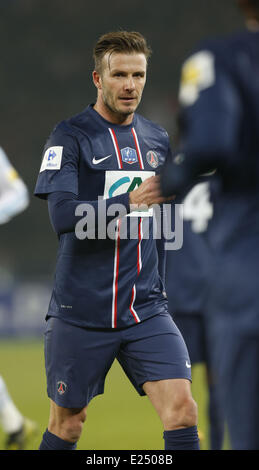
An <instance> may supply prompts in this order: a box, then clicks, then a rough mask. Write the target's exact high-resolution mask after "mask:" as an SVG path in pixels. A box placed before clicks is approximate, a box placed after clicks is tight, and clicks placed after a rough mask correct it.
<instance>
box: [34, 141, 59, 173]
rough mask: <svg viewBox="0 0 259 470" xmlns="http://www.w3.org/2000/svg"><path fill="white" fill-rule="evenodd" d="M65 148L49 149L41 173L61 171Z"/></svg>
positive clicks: (45, 154)
mask: <svg viewBox="0 0 259 470" xmlns="http://www.w3.org/2000/svg"><path fill="white" fill-rule="evenodd" d="M62 154H63V147H61V146H55V147H49V148H48V149H47V150H46V152H45V153H44V157H43V159H42V163H41V167H40V173H41V172H42V171H45V170H60V168H61V161H62Z"/></svg>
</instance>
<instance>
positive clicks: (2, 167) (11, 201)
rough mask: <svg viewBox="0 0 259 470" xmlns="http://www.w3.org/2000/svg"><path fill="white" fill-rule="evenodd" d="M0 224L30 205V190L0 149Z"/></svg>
mask: <svg viewBox="0 0 259 470" xmlns="http://www.w3.org/2000/svg"><path fill="white" fill-rule="evenodd" d="M0 182H1V188H0V224H4V223H6V222H8V221H9V220H10V219H11V218H12V217H14V216H15V215H17V214H19V213H20V212H22V211H24V210H25V209H26V208H27V207H28V205H29V194H28V189H27V187H26V185H25V183H24V182H23V180H22V179H21V178H20V176H19V175H18V174H17V172H16V170H15V169H14V167H13V166H12V165H11V163H10V161H9V160H8V158H7V155H6V154H5V152H4V151H3V149H2V148H0Z"/></svg>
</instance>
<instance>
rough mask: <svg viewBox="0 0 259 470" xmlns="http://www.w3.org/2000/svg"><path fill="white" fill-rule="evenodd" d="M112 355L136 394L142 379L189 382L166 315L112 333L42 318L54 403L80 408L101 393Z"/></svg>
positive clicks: (182, 349) (179, 341)
mask: <svg viewBox="0 0 259 470" xmlns="http://www.w3.org/2000/svg"><path fill="white" fill-rule="evenodd" d="M114 359H117V360H118V361H119V363H120V365H121V366H122V368H123V370H124V371H125V373H126V375H127V376H128V378H129V380H130V381H131V383H132V384H133V386H134V387H135V388H136V390H137V391H138V393H139V394H140V395H145V392H144V391H143V388H142V385H143V384H144V383H145V382H147V381H155V380H163V379H176V378H182V379H188V380H191V366H190V358H189V354H188V351H187V348H186V345H185V342H184V340H183V337H182V335H181V333H180V331H179V330H178V328H177V326H176V325H175V323H174V322H173V320H172V317H171V316H170V315H169V314H168V313H163V314H159V315H156V316H154V317H152V318H149V319H148V320H145V321H143V322H142V323H139V324H137V325H134V326H132V327H129V328H126V329H123V330H118V331H114V330H112V331H110V330H109V331H98V330H91V329H87V328H81V327H78V326H75V325H71V324H69V323H65V322H64V321H62V320H60V319H58V318H54V317H51V318H49V320H48V321H47V327H46V331H45V366H46V375H47V392H48V396H49V397H50V398H51V399H52V400H53V401H54V402H55V403H56V404H57V405H59V406H62V407H64V408H82V407H84V406H86V405H87V404H88V403H89V402H90V400H91V399H92V398H93V397H95V396H96V395H100V394H102V393H103V391H104V382H105V377H106V374H107V372H108V371H109V369H110V368H111V366H112V363H113V361H114Z"/></svg>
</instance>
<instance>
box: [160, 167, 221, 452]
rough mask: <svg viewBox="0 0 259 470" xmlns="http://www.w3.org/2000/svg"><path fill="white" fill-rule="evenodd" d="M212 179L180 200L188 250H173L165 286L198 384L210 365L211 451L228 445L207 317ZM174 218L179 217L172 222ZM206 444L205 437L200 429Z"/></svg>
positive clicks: (193, 375)
mask: <svg viewBox="0 0 259 470" xmlns="http://www.w3.org/2000/svg"><path fill="white" fill-rule="evenodd" d="M213 183H214V184H216V182H215V181H214V178H213V176H212V175H210V176H208V177H205V176H204V177H202V178H201V180H200V182H199V183H197V184H196V185H195V186H194V187H193V188H192V189H191V190H190V191H188V192H187V194H186V195H185V197H183V198H179V200H175V201H174V202H175V203H177V204H180V203H181V204H183V206H182V218H183V246H182V248H181V249H180V250H172V251H168V252H167V256H166V276H165V287H166V293H167V298H168V306H169V312H171V314H172V316H173V320H174V322H175V323H176V325H177V326H178V328H179V330H180V331H181V333H182V335H183V338H184V340H185V343H186V346H187V349H188V352H189V355H190V359H191V363H192V378H193V383H194V384H195V381H197V376H196V364H197V365H198V364H203V365H204V366H205V369H206V370H205V374H206V383H207V390H208V409H207V416H208V424H209V426H208V429H209V448H210V449H211V450H219V449H221V448H222V445H223V438H224V419H223V416H222V410H221V404H220V399H219V392H218V388H217V383H216V378H215V374H214V373H213V370H212V367H211V352H210V349H211V348H210V339H209V333H208V315H205V310H206V308H207V297H208V275H209V272H210V247H209V245H208V241H207V237H206V230H207V227H208V223H209V221H210V219H211V218H212V216H213V205H212V203H211V200H210V192H211V189H210V187H211V185H213ZM172 220H173V218H172ZM199 435H200V443H201V448H202V441H203V438H204V437H205V436H204V435H203V430H202V429H199Z"/></svg>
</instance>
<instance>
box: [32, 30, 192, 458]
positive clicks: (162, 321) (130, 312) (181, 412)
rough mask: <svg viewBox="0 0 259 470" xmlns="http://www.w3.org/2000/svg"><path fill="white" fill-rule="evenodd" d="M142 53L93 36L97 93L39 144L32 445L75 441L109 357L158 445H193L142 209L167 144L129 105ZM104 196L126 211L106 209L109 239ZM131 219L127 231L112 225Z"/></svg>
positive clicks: (182, 377) (186, 369) (110, 37)
mask: <svg viewBox="0 0 259 470" xmlns="http://www.w3.org/2000/svg"><path fill="white" fill-rule="evenodd" d="M149 55H150V49H149V47H148V46H147V44H146V40H145V39H144V38H143V36H142V35H141V34H140V33H137V32H125V31H119V32H111V33H107V34H105V35H104V36H102V37H101V38H100V39H99V40H98V42H97V44H96V46H95V49H94V58H95V70H94V72H93V81H94V84H95V86H96V88H97V101H96V103H95V104H94V105H91V106H88V107H87V108H86V109H85V110H84V111H83V112H81V113H80V114H78V115H77V116H75V117H72V118H71V119H68V120H66V121H62V122H61V123H60V124H58V125H57V127H56V128H55V129H54V131H53V132H52V134H51V136H50V138H49V139H48V141H47V144H46V146H45V149H44V156H43V160H42V164H41V169H40V174H39V177H38V181H37V185H36V190H35V194H36V195H37V196H39V197H42V198H45V199H48V206H49V212H50V218H51V221H52V224H53V226H54V229H55V231H56V232H57V234H58V236H59V239H60V247H59V258H58V264H57V267H56V276H55V285H54V289H53V294H52V298H51V301H50V305H49V310H48V314H47V319H48V320H47V327H46V334H45V361H46V372H47V383H48V385H47V387H48V395H49V397H50V399H51V408H50V419H49V425H48V429H47V430H46V432H45V433H44V435H43V440H42V442H41V445H40V450H48V449H52V450H55V449H68V450H69V449H71V450H74V449H75V448H76V444H77V441H78V439H79V438H80V435H81V431H82V426H83V423H84V421H85V418H86V408H87V405H88V403H89V402H90V400H91V399H92V398H93V397H94V396H96V395H98V394H102V393H103V389H104V382H105V377H106V374H107V372H108V371H109V369H110V367H111V365H112V363H113V361H114V359H115V358H117V359H118V361H119V362H120V364H121V366H122V367H123V369H124V371H125V373H126V374H127V376H128V377H129V379H130V381H131V382H132V384H133V385H134V387H135V388H136V390H137V391H138V393H139V394H140V395H145V394H146V395H147V396H148V397H149V399H150V400H151V402H152V404H153V406H154V408H155V409H156V411H157V413H158V415H159V417H160V418H161V421H162V423H163V427H164V440H165V449H198V448H199V442H198V435H197V410H196V404H195V402H194V400H193V398H192V396H191V389H190V379H191V373H190V367H191V366H190V362H189V355H188V352H187V349H186V346H185V343H184V341H183V339H182V336H181V335H180V332H179V331H178V329H177V328H176V326H175V324H174V323H173V321H172V318H171V316H170V315H169V313H168V309H167V301H166V299H165V297H164V295H163V290H164V286H163V282H162V280H161V277H160V275H159V272H158V258H159V256H158V251H159V253H161V256H162V255H163V248H164V247H163V241H162V240H159V242H158V251H157V246H156V241H155V240H154V238H153V236H152V227H153V217H152V210H151V211H150V210H146V212H144V211H143V210H141V206H142V205H143V204H144V205H146V206H148V207H149V206H151V205H152V204H160V203H162V202H163V201H164V200H165V199H164V198H161V195H160V189H159V182H158V181H159V180H158V178H159V177H158V176H156V174H157V173H158V172H159V171H160V167H161V165H162V164H163V163H164V161H165V159H166V158H167V155H168V153H169V152H170V148H169V138H168V135H167V133H166V132H165V131H164V130H163V129H162V128H160V127H159V126H157V125H156V124H154V123H152V122H151V121H149V120H147V119H145V118H143V117H142V116H140V115H138V114H136V113H135V110H136V108H137V106H138V104H139V103H140V100H141V96H142V92H143V89H144V85H145V82H146V69H147V61H148V57H149ZM98 196H103V197H104V199H103V200H102V201H100V200H99V204H98ZM83 201H85V202H87V201H88V202H87V204H88V209H87V210H88V212H89V213H91V212H92V215H94V216H95V219H94V220H93V221H92V225H91V223H90V222H89V223H88V226H87V229H88V232H89V236H88V238H86V239H84V240H80V237H78V236H77V235H76V233H75V224H76V223H77V222H78V220H79V218H78V216H75V211H77V213H79V211H78V207H79V204H80V203H82V202H83ZM114 204H116V207H117V209H116V211H119V208H118V204H120V207H121V208H123V210H124V212H123V213H124V214H126V215H128V217H121V216H120V217H119V218H117V221H116V230H115V237H114V238H115V239H112V237H107V235H106V236H103V237H100V236H99V238H98V236H97V235H98V233H97V232H99V233H100V229H101V231H102V232H103V229H105V230H106V223H105V222H104V218H105V216H106V214H108V216H109V217H108V218H107V221H108V220H110V219H111V217H110V216H111V214H114V216H115V215H116V214H115V212H111V211H112V210H113V209H114ZM89 206H90V208H89ZM139 206H140V207H139ZM82 215H83V213H81V216H82ZM88 215H89V214H88ZM131 218H133V220H131V222H133V225H134V224H135V228H136V233H137V237H136V238H135V239H133V238H132V237H130V235H129V233H128V232H126V234H127V237H125V236H123V235H125V234H123V230H124V229H125V226H127V223H128V222H129V221H130V219H131ZM89 224H90V227H89ZM107 228H108V227H107ZM126 228H127V227H126ZM91 230H92V232H91ZM90 235H91V236H90ZM147 235H148V236H147ZM161 245H162V246H161ZM160 264H162V263H160ZM161 269H162V268H161ZM161 272H162V271H161ZM100 425H101V423H100Z"/></svg>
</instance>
